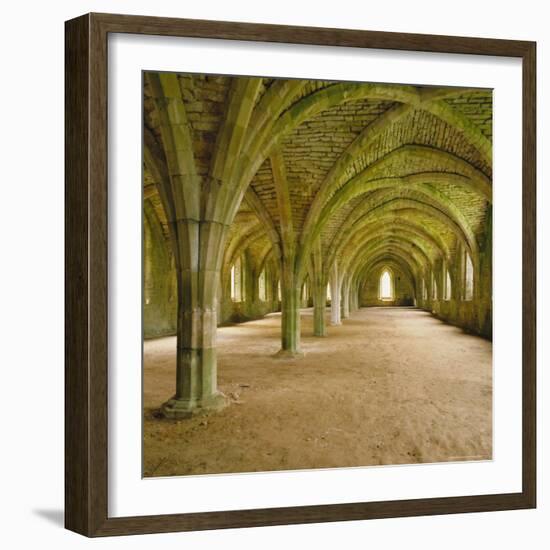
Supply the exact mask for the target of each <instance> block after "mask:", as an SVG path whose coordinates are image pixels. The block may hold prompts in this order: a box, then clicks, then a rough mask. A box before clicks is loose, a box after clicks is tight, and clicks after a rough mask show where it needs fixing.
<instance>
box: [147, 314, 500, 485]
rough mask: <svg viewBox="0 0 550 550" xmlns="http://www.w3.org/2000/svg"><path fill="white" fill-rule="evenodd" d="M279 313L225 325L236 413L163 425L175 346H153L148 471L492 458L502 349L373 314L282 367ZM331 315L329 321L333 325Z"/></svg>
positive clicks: (227, 378)
mask: <svg viewBox="0 0 550 550" xmlns="http://www.w3.org/2000/svg"><path fill="white" fill-rule="evenodd" d="M280 322H281V317H280V314H270V315H268V316H267V317H265V318H264V319H261V320H258V321H252V322H248V323H244V324H240V325H236V326H230V327H224V328H220V329H218V386H219V389H220V390H221V391H222V392H223V393H224V394H225V395H226V396H227V397H228V400H229V402H230V404H229V406H228V407H227V408H225V409H224V410H222V411H220V412H217V413H211V414H209V415H207V416H197V417H193V418H191V419H187V420H179V421H174V420H166V419H163V418H160V417H159V414H158V410H159V407H160V406H161V404H162V403H163V402H164V401H166V400H167V399H168V398H169V397H171V396H172V395H173V392H174V384H175V360H176V359H175V349H176V338H175V337H168V338H159V339H155V340H148V341H146V342H145V344H144V426H143V433H144V445H143V453H144V457H143V458H144V460H143V468H144V469H143V475H144V476H146V477H151V476H169V475H185V474H209V473H210V474H211V473H228V472H253V471H274V470H297V469H311V468H333V467H350V466H368V465H381V464H411V463H425V462H440V461H461V460H486V459H490V458H491V457H492V345H491V342H489V341H487V340H484V339H482V338H479V337H476V336H472V335H468V334H466V333H464V332H463V331H462V330H460V329H458V328H456V327H452V326H450V325H447V324H445V323H443V322H441V321H439V320H437V319H435V318H434V317H432V316H431V315H430V314H429V313H426V312H424V311H421V310H417V309H414V308H365V309H361V310H359V311H357V312H355V313H353V314H352V316H351V318H349V319H345V320H344V322H343V324H342V325H340V326H328V335H327V336H326V337H324V338H317V337H314V336H313V335H312V310H303V311H302V349H303V351H304V352H305V356H304V357H302V358H298V359H285V360H281V359H277V358H275V357H274V355H275V354H276V352H277V351H278V350H279V348H280ZM328 322H329V320H328V316H327V325H328Z"/></svg>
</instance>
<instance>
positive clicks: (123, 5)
mask: <svg viewBox="0 0 550 550" xmlns="http://www.w3.org/2000/svg"><path fill="white" fill-rule="evenodd" d="M88 11H99V12H101V11H103V12H113V13H135V14H149V15H164V16H173V17H192V18H204V19H221V20H240V21H261V22H266V23H283V24H296V25H316V26H325V27H327V26H332V27H341V28H363V29H368V28H370V29H376V30H385V31H401V32H425V33H437V34H455V35H469V36H491V37H496V38H517V39H526V40H537V41H538V59H539V75H538V83H539V84H538V90H539V101H538V121H539V125H538V149H539V156H538V159H539V160H538V170H539V182H544V181H548V179H549V177H550V173H549V171H548V160H547V155H545V154H544V152H545V151H548V150H549V149H550V123H549V122H548V121H549V120H550V119H549V115H550V113H549V110H548V105H550V86H549V78H550V62H549V61H550V60H549V59H548V55H547V51H548V48H549V47H550V36H549V35H548V27H547V22H548V13H547V8H546V4H545V3H544V2H539V1H537V0H524V1H523V2H503V1H502V0H501V1H498V2H497V1H496V0H491V1H486V2H479V0H462V1H461V2H459V3H449V2H447V3H443V2H441V1H440V0H418V1H417V2H410V1H409V0H394V1H393V2H391V4H389V3H387V2H386V3H384V2H376V3H366V2H364V1H359V2H357V1H353V0H339V1H338V2H337V3H322V2H319V1H318V0H304V1H302V2H296V1H295V0H279V1H277V2H273V3H265V2H257V1H253V0H249V1H247V0H232V1H231V2H227V1H225V0H209V1H207V2H185V3H183V2H174V1H172V0H155V2H151V1H150V0H134V1H133V2H126V1H123V0H86V1H84V0H72V1H71V2H55V3H51V2H50V3H47V2H37V1H29V0H20V1H19V2H17V3H16V2H11V3H7V4H6V6H4V10H3V17H4V21H5V22H6V24H5V25H4V28H3V32H2V35H1V38H0V40H2V50H1V51H2V54H3V55H2V68H3V73H2V83H3V86H1V87H0V96H1V99H2V105H3V106H4V110H3V113H2V122H3V125H2V128H3V130H4V131H3V133H2V138H1V139H2V140H3V144H4V149H3V151H4V153H5V154H4V156H3V160H4V163H3V166H2V176H3V183H4V187H3V189H4V195H3V196H4V204H5V208H4V210H3V213H2V216H1V217H0V224H1V225H2V231H1V232H0V235H1V236H2V245H3V259H4V262H3V263H2V265H3V268H4V269H2V270H1V271H0V282H1V287H0V288H2V289H3V293H2V313H3V315H2V319H3V320H8V321H4V323H3V327H2V328H3V332H2V348H1V352H0V353H1V364H2V367H3V368H2V369H0V373H1V374H0V376H2V383H1V384H0V395H1V397H2V399H1V400H0V403H1V407H2V413H3V414H2V417H1V418H2V443H3V446H2V450H3V452H2V453H0V466H2V472H3V474H4V476H3V477H4V479H3V483H2V497H3V498H2V499H1V500H0V506H1V507H2V513H3V514H4V515H3V518H6V519H5V521H4V522H3V530H2V537H1V538H2V542H3V543H4V544H5V545H6V546H9V547H13V548H20V547H21V548H23V547H34V546H38V545H41V546H47V547H52V548H59V549H62V550H64V549H71V550H74V549H80V548H91V547H97V545H100V546H101V548H102V549H113V548H116V549H123V548H128V549H131V550H134V549H140V548H143V549H150V548H151V546H152V545H162V547H163V548H167V549H171V548H174V549H175V548H181V547H182V546H185V547H187V548H193V550H195V549H199V550H200V549H210V548H216V547H223V548H224V549H233V548H239V550H246V549H256V548H262V549H278V550H279V549H280V548H285V547H287V548H301V547H303V548H307V547H312V546H314V547H316V548H318V549H325V548H326V549H328V548H331V549H333V548H334V547H338V546H341V545H342V544H346V543H347V544H349V545H350V546H351V545H354V546H355V545H362V546H366V545H369V546H379V547H384V548H390V549H392V548H404V547H406V548H408V549H416V548H419V549H420V548H421V549H422V550H432V549H433V550H436V549H437V550H439V549H440V548H441V547H442V546H444V547H445V548H446V549H450V550H454V549H457V550H458V549H460V550H463V549H464V548H468V549H477V548H498V549H499V550H507V549H514V550H515V549H517V548H530V549H534V550H538V549H544V548H546V547H547V542H548V519H549V515H550V503H549V499H548V495H550V485H549V483H550V482H549V479H550V478H549V477H548V475H547V474H546V472H545V468H544V464H545V463H547V462H548V459H549V454H548V442H549V441H550V439H549V438H550V436H549V435H548V430H547V429H545V433H543V429H542V427H543V426H548V424H549V423H550V412H549V410H550V409H549V407H548V406H545V405H543V401H544V399H547V398H548V397H550V382H549V380H550V378H549V377H548V376H547V375H546V374H545V373H544V372H542V369H541V370H539V384H538V387H539V415H540V416H539V427H540V429H539V464H541V465H542V468H541V471H540V473H539V509H538V510H535V511H514V512H501V513H487V514H464V515H452V516H439V517H429V518H411V519H391V520H381V521H369V522H347V523H333V524H320V525H305V526H286V527H274V528H258V529H245V530H225V531H215V532H200V533H186V534H166V535H154V536H144V537H126V538H115V539H103V540H101V541H99V540H88V539H84V538H82V537H79V536H77V535H74V534H72V533H69V532H66V531H64V530H63V529H62V528H61V526H60V521H61V519H60V518H61V510H62V507H63V367H62V365H63V282H62V281H63V185H62V181H63V21H64V20H65V19H69V18H71V17H75V16H77V15H80V14H82V13H85V12H88ZM22 22H24V25H22ZM23 28H24V32H23V30H22V29H23ZM7 205H9V207H8V206H7ZM21 205H24V208H22V207H21ZM548 216H550V194H549V193H548V191H546V190H545V189H544V188H543V187H542V185H539V215H538V220H539V222H538V223H539V261H540V263H539V322H538V327H539V364H540V365H548V364H550V347H549V344H546V343H544V342H543V335H544V334H545V333H548V315H549V313H548V312H549V311H550V299H549V296H550V294H549V293H548V292H547V291H545V290H544V288H543V285H542V281H543V272H544V278H546V279H547V280H548V273H549V272H548V269H549V268H550V265H549V263H548V262H549V253H548V252H547V251H544V250H543V246H542V245H543V242H544V243H548V242H550V229H549V227H550V225H549V224H548V222H546V221H545V218H546V217H548ZM546 249H547V247H546ZM37 274H39V276H37ZM23 297H24V299H23ZM22 304H25V305H24V306H22ZM30 331H32V332H30ZM30 336H32V339H30ZM10 543H11V544H10Z"/></svg>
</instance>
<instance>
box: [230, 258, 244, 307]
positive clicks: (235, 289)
mask: <svg viewBox="0 0 550 550" xmlns="http://www.w3.org/2000/svg"><path fill="white" fill-rule="evenodd" d="M242 289H243V270H242V262H241V258H240V257H239V258H237V259H236V260H235V263H234V264H233V266H232V267H231V299H232V300H233V301H234V302H242V299H243V298H242Z"/></svg>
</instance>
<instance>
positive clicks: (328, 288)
mask: <svg viewBox="0 0 550 550" xmlns="http://www.w3.org/2000/svg"><path fill="white" fill-rule="evenodd" d="M327 301H329V302H330V301H332V298H331V296H330V283H329V284H328V285H327Z"/></svg>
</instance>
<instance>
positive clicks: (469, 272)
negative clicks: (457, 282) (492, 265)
mask: <svg viewBox="0 0 550 550" xmlns="http://www.w3.org/2000/svg"><path fill="white" fill-rule="evenodd" d="M465 264H466V266H465V270H464V271H465V274H464V299H465V300H472V299H473V298H474V266H473V264H472V258H470V255H469V254H468V252H466V253H465Z"/></svg>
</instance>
